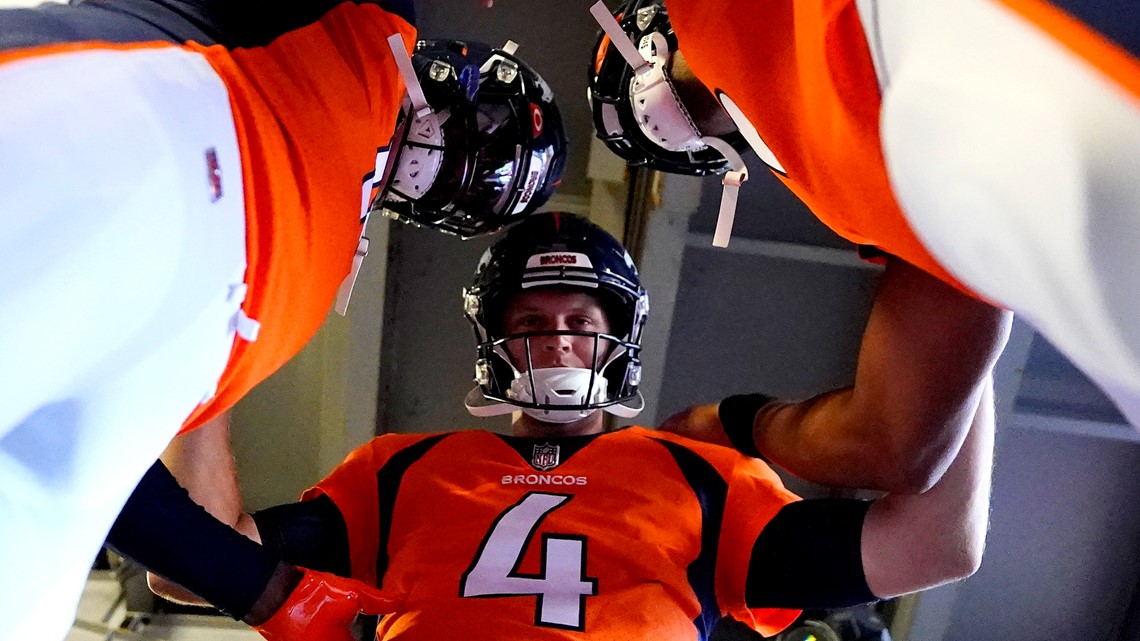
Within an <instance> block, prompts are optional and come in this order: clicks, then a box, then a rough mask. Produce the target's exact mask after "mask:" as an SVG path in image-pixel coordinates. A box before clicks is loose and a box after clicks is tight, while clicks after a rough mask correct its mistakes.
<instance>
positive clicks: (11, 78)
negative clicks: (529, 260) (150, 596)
mask: <svg viewBox="0 0 1140 641" xmlns="http://www.w3.org/2000/svg"><path fill="white" fill-rule="evenodd" d="M513 48H514V47H513V45H510V44H508V45H507V46H505V47H504V48H502V49H491V48H489V47H486V46H482V45H478V44H475V43H463V42H442V41H439V42H435V41H428V42H420V43H419V44H417V43H416V41H415V29H414V28H413V26H412V23H411V6H410V3H408V2H400V1H379V0H377V1H365V0H361V1H355V2H340V1H331V0H317V1H313V2H304V3H284V4H282V3H275V2H255V1H246V2H226V3H219V2H193V1H191V2H186V1H182V0H178V1H175V0H150V1H145V2H137V1H126V0H105V1H100V2H76V3H73V4H71V5H45V6H42V7H39V8H35V9H18V10H5V11H2V12H0V95H2V96H3V97H4V98H3V100H0V148H2V149H3V150H4V152H3V153H2V154H0V273H3V274H4V276H3V277H2V278H0V310H2V311H0V390H2V391H0V550H2V551H0V568H3V570H4V578H3V579H0V593H2V594H3V595H4V598H3V599H2V600H0V618H2V619H3V620H4V621H6V626H5V627H6V630H7V631H6V632H5V633H4V634H0V636H7V635H8V634H11V635H12V637H13V638H17V639H28V638H38V639H52V638H59V637H62V636H63V633H64V629H65V628H66V626H67V625H68V623H69V618H68V617H65V616H64V617H61V616H60V615H59V612H60V609H61V606H62V607H63V609H65V610H66V609H67V608H68V607H69V606H73V605H74V603H75V602H76V600H77V599H78V596H79V593H80V590H81V588H82V585H83V581H84V579H85V577H86V575H87V570H88V568H89V567H90V563H91V559H92V558H94V555H95V553H96V551H97V550H98V548H99V545H100V544H101V543H102V541H103V538H104V535H105V533H106V532H107V530H108V528H110V526H111V524H112V522H113V521H114V519H115V515H116V514H117V513H118V512H119V509H120V507H121V506H122V504H123V502H124V501H125V500H126V498H127V496H128V495H129V494H130V492H131V490H132V488H134V486H135V484H136V483H137V482H138V480H139V478H140V477H141V476H142V474H143V473H144V472H145V471H146V469H147V467H148V466H150V465H151V464H152V463H153V462H154V459H155V458H156V457H157V456H158V454H159V453H160V452H161V451H162V449H163V447H164V446H165V445H166V444H167V442H168V441H169V440H170V438H171V437H172V436H174V435H175V434H176V433H177V432H178V431H179V428H180V426H181V428H182V429H183V430H189V429H193V428H194V427H196V426H197V425H200V424H201V423H202V422H204V421H206V420H208V419H209V418H210V417H212V416H214V415H216V414H218V413H219V412H221V411H222V410H224V409H225V408H227V407H229V406H230V405H232V404H233V403H234V402H235V401H236V400H237V399H239V398H241V397H242V396H243V395H244V394H245V393H246V392H247V391H248V390H249V389H250V388H252V387H253V386H254V385H256V384H257V383H258V382H260V381H261V380H263V379H264V378H266V377H267V376H268V375H269V374H270V373H272V372H273V371H275V370H276V369H277V368H279V367H280V366H281V365H282V364H283V363H284V362H285V361H287V360H288V359H289V358H290V357H292V356H293V355H294V354H295V353H297V351H299V350H300V349H301V347H302V346H303V345H304V344H305V343H306V342H307V341H308V340H309V339H310V337H311V336H312V335H313V334H314V333H315V332H316V330H317V328H318V326H319V325H320V324H321V322H322V321H323V320H324V318H325V316H326V314H327V313H328V311H329V309H330V308H331V307H333V306H334V301H335V303H336V307H337V309H338V310H340V311H342V312H343V310H344V307H345V305H346V304H347V301H348V294H349V293H350V291H351V286H352V279H353V278H354V277H355V273H356V269H357V268H358V266H359V261H360V259H361V258H362V257H363V255H364V254H365V253H366V252H367V239H366V238H365V237H364V226H365V222H366V219H367V218H368V215H369V213H371V212H375V211H379V212H386V213H388V214H389V215H391V216H392V217H394V218H398V219H399V220H407V221H411V222H416V223H418V224H422V225H425V226H429V227H432V228H435V229H439V230H442V231H445V232H448V233H452V234H456V235H459V236H464V237H467V236H473V235H477V234H483V233H487V232H491V231H494V230H497V229H499V228H501V227H503V226H505V225H508V224H511V223H512V222H514V221H516V220H518V219H521V218H523V217H525V216H526V215H528V214H529V213H531V212H532V211H534V210H535V208H536V207H537V206H538V205H539V204H541V203H542V202H543V201H544V200H545V198H546V197H547V196H548V194H549V193H550V192H551V190H552V189H553V186H554V184H555V183H556V182H557V180H558V178H559V175H560V172H561V168H562V164H563V156H564V149H565V136H564V133H563V129H562V123H561V119H560V116H559V113H558V110H557V108H556V107H555V105H554V103H553V97H552V94H551V91H550V88H549V86H548V85H547V84H546V83H545V82H544V81H543V80H542V79H541V78H540V77H539V76H538V75H537V74H535V73H534V71H533V70H532V69H530V68H529V67H528V66H527V65H525V64H524V63H523V62H522V61H521V60H519V59H518V58H517V57H516V56H515V55H514V54H513ZM44 622H51V623H52V624H53V625H57V626H59V628H58V629H55V630H45V629H44V625H45V623H44ZM33 629H34V631H33Z"/></svg>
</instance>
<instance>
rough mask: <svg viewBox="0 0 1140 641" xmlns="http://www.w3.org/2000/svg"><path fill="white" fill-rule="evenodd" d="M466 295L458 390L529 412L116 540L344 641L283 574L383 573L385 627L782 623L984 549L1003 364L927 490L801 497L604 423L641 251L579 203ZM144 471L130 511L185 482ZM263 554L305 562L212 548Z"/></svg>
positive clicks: (632, 316)
mask: <svg viewBox="0 0 1140 641" xmlns="http://www.w3.org/2000/svg"><path fill="white" fill-rule="evenodd" d="M463 309H464V312H465V314H466V316H467V318H468V320H469V321H470V322H471V323H472V325H473V327H474V328H475V333H476V336H477V343H478V345H477V360H476V365H475V372H476V383H477V385H476V387H475V388H474V389H473V390H472V391H471V393H469V394H468V395H467V398H466V399H465V404H466V406H467V407H468V409H469V410H470V411H471V413H472V414H474V415H476V416H489V415H495V414H503V413H508V412H515V415H514V419H513V423H512V426H511V433H510V435H498V434H494V433H491V432H488V431H484V430H467V431H458V432H447V433H440V434H388V435H384V436H380V437H378V438H376V439H374V440H373V441H371V442H370V443H368V444H366V445H364V446H362V447H360V448H359V449H357V450H356V451H355V452H353V453H352V454H351V455H350V456H349V457H348V458H347V459H346V460H345V461H344V462H343V463H342V464H341V465H340V466H338V467H337V468H336V469H335V470H334V471H333V472H332V473H331V474H330V475H329V476H328V477H327V478H325V479H324V480H322V481H320V482H319V483H318V484H317V485H316V486H315V487H313V488H312V489H310V490H309V491H307V492H306V493H305V494H304V496H303V497H302V500H301V502H299V503H295V504H289V505H283V506H278V507H274V508H270V509H267V510H264V511H261V512H258V513H256V514H253V515H252V516H250V515H248V514H241V513H240V506H236V507H233V509H232V510H231V515H230V516H229V517H227V519H226V520H228V521H229V522H230V523H231V524H233V525H234V526H235V527H236V528H237V529H238V530H240V531H241V532H244V533H245V534H246V535H247V536H249V537H250V538H252V539H254V540H255V541H260V543H261V546H258V545H256V544H254V543H252V542H250V541H249V540H247V539H245V538H243V537H241V536H240V535H239V534H237V533H236V532H233V531H232V530H231V531H229V532H228V535H226V533H223V532H222V531H221V529H224V526H221V524H220V523H219V522H217V521H213V519H212V518H211V517H209V516H207V515H206V514H205V512H203V511H199V512H198V514H199V517H200V519H202V520H204V521H206V522H212V523H213V525H212V526H211V527H212V528H213V530H212V531H211V532H210V533H209V534H208V535H207V534H206V533H205V528H199V527H198V526H197V525H189V524H187V523H183V522H178V521H175V520H172V519H170V518H168V515H166V514H163V513H161V511H159V512H156V513H151V514H150V516H151V519H152V521H151V523H152V526H153V528H155V531H158V532H160V534H158V535H157V536H155V535H152V534H153V533H147V532H141V531H137V530H136V531H132V532H122V533H120V532H118V527H116V528H115V530H113V531H112V534H113V536H112V541H113V542H116V544H119V543H128V544H130V545H131V546H132V547H133V548H134V549H135V551H136V552H137V553H140V554H141V555H142V557H141V558H140V559H139V560H140V561H142V562H143V564H144V565H147V566H149V567H150V568H151V569H153V570H155V571H157V572H159V573H161V574H164V575H165V576H166V577H167V578H169V579H172V580H176V581H179V582H181V583H183V584H184V585H185V586H186V587H187V588H189V589H190V590H191V591H192V592H194V593H196V594H198V595H200V596H202V597H205V598H207V599H208V600H210V601H212V602H213V603H215V604H219V605H222V607H223V608H225V609H226V610H227V611H228V612H230V613H231V614H234V615H236V616H242V614H243V613H242V612H241V611H237V610H234V609H233V608H232V607H231V605H230V604H233V603H237V602H242V601H243V599H244V601H248V597H242V598H238V596H236V595H242V594H252V595H256V596H257V602H258V603H259V604H266V603H284V604H285V605H284V606H282V607H281V608H280V609H279V610H277V612H276V614H273V615H272V617H271V618H270V619H269V622H270V626H271V627H272V628H273V629H272V630H271V631H270V634H269V636H270V638H301V637H299V636H298V637H289V636H282V637H278V636H273V634H275V633H277V631H279V630H280V629H282V628H283V627H284V628H287V629H288V630H292V631H303V632H304V633H306V634H310V635H312V637H311V638H329V639H337V640H339V639H344V638H346V637H345V636H344V635H345V632H344V630H345V628H346V625H347V620H348V618H350V617H349V615H350V614H352V613H354V612H355V607H354V606H355V597H349V598H346V597H343V596H336V595H329V596H327V597H326V598H323V599H320V600H316V601H315V600H313V599H311V598H310V599H307V600H306V601H305V603H306V606H305V608H300V607H295V606H294V604H295V603H297V602H298V598H297V597H296V596H292V595H289V594H288V588H289V587H290V586H292V585H294V584H297V582H298V581H300V583H299V584H298V585H300V586H301V587H299V588H296V590H295V591H297V592H301V593H302V594H307V592H306V590H305V588H304V585H305V583H304V582H305V580H306V577H307V576H308V574H309V573H310V572H312V571H313V570H320V571H324V572H331V573H335V574H338V575H343V576H350V577H352V578H353V579H354V580H356V581H358V582H359V583H354V584H352V585H354V586H355V589H356V590H357V591H364V588H363V587H362V585H361V584H365V585H372V586H380V587H382V588H383V590H384V591H383V592H381V593H378V594H377V595H376V596H382V597H384V598H387V599H389V602H393V603H391V605H390V606H389V607H388V608H387V610H389V611H390V614H389V615H388V616H386V617H384V618H383V619H382V620H381V621H380V625H379V628H378V630H377V635H378V638H380V639H395V638H400V639H425V640H433V641H434V640H437V639H457V638H463V639H472V640H483V639H487V640H495V641H501V640H503V639H527V640H548V639H549V640H554V639H567V640H568V639H694V638H698V639H705V638H708V635H709V634H710V633H711V631H712V628H713V627H714V625H715V624H716V622H717V621H718V620H719V619H720V618H722V617H724V616H732V617H735V618H737V619H739V620H740V621H743V622H744V623H746V624H747V625H749V626H750V627H752V628H753V629H755V630H756V631H758V632H760V633H762V634H765V635H769V636H771V635H774V634H775V633H777V632H778V631H780V630H781V629H782V628H783V627H785V626H786V625H788V624H790V623H791V622H792V621H793V620H794V619H795V618H796V616H797V614H798V612H797V610H798V609H799V608H804V607H809V606H811V607H841V606H845V605H850V604H854V603H860V602H866V601H872V600H875V599H877V598H885V597H890V596H894V595H898V594H903V593H906V592H911V591H914V590H921V589H924V588H927V587H931V586H933V585H937V584H940V583H943V582H946V581H952V580H955V579H958V578H961V577H964V576H967V575H969V574H970V573H972V572H973V571H974V569H975V568H976V567H977V564H978V563H979V560H980V556H981V552H982V547H983V543H984V536H985V529H986V520H987V511H988V492H989V479H990V463H991V449H992V439H993V415H992V412H990V411H989V408H990V407H991V394H992V392H991V390H990V388H989V387H988V386H987V387H985V388H983V391H982V393H981V397H982V400H981V402H980V403H979V405H980V407H981V409H980V410H979V411H978V412H976V413H975V414H974V417H973V419H974V420H973V425H972V427H971V428H970V429H969V430H968V432H969V434H968V436H967V438H966V440H965V442H964V444H963V445H962V447H961V448H960V450H959V451H958V452H957V456H956V458H955V460H954V462H953V463H952V464H951V466H950V467H949V469H948V470H947V472H946V473H945V474H944V475H943V476H942V477H941V479H940V480H939V481H938V482H937V483H936V484H935V485H934V487H933V488H931V489H930V490H929V491H928V492H926V493H924V494H920V495H910V494H899V495H888V496H886V497H884V498H882V499H880V500H877V501H873V502H868V501H859V500H845V499H820V500H799V499H798V498H797V497H796V496H794V495H793V494H791V493H790V492H789V491H788V490H786V489H785V488H784V487H783V485H782V484H781V482H780V480H779V477H777V476H776V475H775V474H774V473H773V472H772V470H771V469H770V468H769V467H768V466H767V465H766V464H764V463H763V462H761V461H760V460H758V459H755V458H751V457H747V456H744V455H742V454H740V453H738V452H735V451H733V450H731V449H729V448H724V447H720V446H717V445H712V444H708V443H703V442H699V441H693V440H689V439H686V438H683V437H680V436H677V435H674V434H669V433H664V432H659V431H655V430H647V429H644V428H640V427H633V428H628V429H622V430H618V431H615V432H608V433H607V432H605V431H604V430H603V423H602V414H603V412H610V413H613V414H616V415H619V416H623V417H632V416H634V415H636V414H637V412H638V411H639V410H640V408H641V405H642V403H641V397H640V393H639V391H638V384H639V381H640V376H641V367H642V356H641V346H640V343H641V332H642V328H643V326H644V323H645V321H646V318H647V316H648V311H649V305H648V298H647V296H646V293H645V291H644V290H643V289H642V287H641V285H640V279H639V276H638V273H637V270H636V268H635V267H634V264H633V261H632V260H631V258H630V256H629V254H628V253H627V252H626V251H625V249H624V248H623V247H622V246H621V244H619V243H618V242H617V241H616V240H615V239H614V238H613V237H611V236H609V235H608V234H606V233H605V232H604V231H602V230H601V229H600V228H598V227H597V226H595V225H593V224H592V223H590V222H588V221H587V220H585V219H583V218H579V217H575V216H571V215H565V214H557V213H555V214H539V215H535V216H532V217H530V218H529V219H528V220H526V221H524V222H523V223H521V224H519V225H517V226H515V227H513V228H511V229H510V230H508V231H507V233H506V234H505V236H504V237H503V238H501V239H500V240H499V241H498V242H497V243H496V244H495V245H494V246H493V247H492V248H490V249H489V250H488V251H487V252H486V253H485V254H484V256H483V258H482V260H481V261H480V263H479V266H478V268H477V270H476V273H475V277H474V281H473V283H472V285H471V287H470V288H468V289H467V290H466V291H465V292H464V296H463ZM736 420H738V421H740V422H742V423H747V424H750V423H751V417H747V416H744V415H743V414H738V415H737V416H736ZM215 458H216V457H215ZM163 479H165V480H163ZM188 485H189V486H190V487H191V488H192V489H193V488H194V486H195V485H196V482H195V481H194V480H193V479H190V480H189V482H188ZM143 488H145V489H146V491H145V492H143V493H138V494H136V496H135V497H132V499H131V501H130V502H128V504H127V507H126V510H125V512H124V514H125V515H127V514H129V513H131V512H135V511H138V512H139V513H140V514H147V513H148V512H147V510H148V504H147V501H146V500H145V497H146V496H148V495H149V494H150V493H151V492H154V493H155V494H161V493H162V492H164V491H166V490H164V489H163V488H166V489H167V490H169V489H172V488H173V489H177V488H178V486H177V485H176V484H175V483H174V482H173V480H172V479H170V478H169V472H167V470H166V468H164V467H162V466H161V465H156V467H155V468H153V469H152V470H151V472H149V473H148V475H147V480H145V481H144V484H143ZM204 496H206V497H207V501H208V502H210V501H215V500H217V499H216V498H212V497H220V496H221V495H220V494H217V493H210V492H206V493H204ZM181 497H182V498H181V500H183V501H189V497H187V496H186V495H185V493H184V492H183V493H182V494H181ZM221 500H226V499H224V498H222V499H221ZM161 502H162V503H164V504H165V503H171V502H173V499H170V500H163V501H161ZM215 508H216V506H215ZM190 512H191V511H190V510H184V511H181V512H180V514H188V513H190ZM135 520H136V521H142V520H143V519H142V518H141V517H140V518H136V519H135ZM219 528H221V529H219ZM161 532H165V534H162V533H161ZM186 532H191V534H190V535H185V534H184V533H186ZM175 533H183V535H182V536H177V537H174V536H173V534H175ZM120 536H121V537H122V538H120ZM128 539H135V540H134V541H129V540H128ZM258 555H260V556H262V557H264V561H263V562H264V563H266V564H267V565H269V564H270V563H271V561H272V560H273V559H281V560H282V562H281V565H280V566H279V568H284V569H283V570H281V572H282V573H284V574H287V575H291V576H292V579H291V580H290V581H282V582H279V581H270V582H269V583H268V585H269V587H268V588H266V587H265V586H266V585H267V583H266V581H265V580H264V579H263V578H260V577H261V576H262V575H260V574H258V575H250V576H246V575H244V574H242V573H239V572H235V571H234V570H233V569H232V566H231V565H229V564H228V563H227V562H217V561H214V559H218V558H224V559H238V560H239V561H238V562H241V560H242V559H248V558H253V557H255V556H258ZM294 565H296V566H301V567H305V568H310V570H305V571H300V570H297V569H295V568H294ZM346 603H347V604H348V606H347V607H346V606H345V605H344V604H346ZM320 606H324V607H320ZM326 612H327V613H331V614H326ZM262 616H264V615H262ZM247 620H249V619H248V615H247ZM286 620H287V621H290V623H289V624H285V623H283V622H284V621H286Z"/></svg>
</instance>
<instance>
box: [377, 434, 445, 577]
mask: <svg viewBox="0 0 1140 641" xmlns="http://www.w3.org/2000/svg"><path fill="white" fill-rule="evenodd" d="M447 436H450V434H439V435H437V436H432V437H429V438H425V439H424V440H422V441H420V442H418V443H416V444H415V445H411V446H409V447H407V448H405V449H403V450H400V451H399V452H397V453H395V454H393V455H392V458H390V459H388V462H387V463H385V464H384V467H382V468H380V469H379V470H378V471H377V472H376V489H377V491H378V495H379V497H380V505H379V509H378V510H377V512H379V515H380V519H379V521H380V522H379V523H378V525H379V532H380V542H379V543H378V544H377V547H376V585H383V584H384V573H385V572H387V571H388V560H389V559H388V540H389V539H390V538H391V536H392V512H393V511H394V510H395V509H396V495H397V494H398V493H399V492H400V481H402V480H403V478H404V473H405V472H407V471H408V468H409V467H411V466H412V464H413V463H415V462H416V461H418V460H420V458H422V457H423V455H424V454H427V451H428V450H430V449H431V448H433V447H435V445H436V444H437V443H439V442H440V441H442V440H443V439H444V438H445V437H447Z"/></svg>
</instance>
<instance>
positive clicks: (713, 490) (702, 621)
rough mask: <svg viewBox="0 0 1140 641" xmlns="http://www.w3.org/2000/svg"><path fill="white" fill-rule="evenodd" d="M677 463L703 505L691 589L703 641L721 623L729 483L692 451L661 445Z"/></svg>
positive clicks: (670, 444)
mask: <svg viewBox="0 0 1140 641" xmlns="http://www.w3.org/2000/svg"><path fill="white" fill-rule="evenodd" d="M658 443H661V444H662V445H664V446H665V448H666V449H667V450H669V453H670V454H672V455H673V460H675V461H676V462H677V467H678V468H680V470H681V474H682V475H684V477H685V480H686V481H688V483H689V487H691V488H692V489H693V494H694V495H695V496H696V498H697V501H698V502H699V503H700V505H701V552H700V554H698V555H697V558H696V559H694V560H693V562H692V563H690V564H689V567H688V575H689V586H690V587H692V589H693V592H694V593H695V594H696V595H697V601H699V602H700V604H701V613H700V614H699V615H697V618H696V619H694V620H693V625H694V626H696V628H697V635H698V636H697V638H698V639H699V640H700V641H704V640H705V639H708V638H709V636H710V635H712V631H713V628H715V627H716V624H717V622H718V621H719V620H720V618H721V616H720V608H719V607H718V606H717V603H716V582H715V580H716V558H717V547H718V545H719V542H720V525H721V523H722V522H723V521H724V504H725V500H726V499H727V496H728V483H726V482H725V480H724V479H723V478H722V477H721V475H720V474H719V473H718V472H717V471H716V469H715V468H714V467H713V466H712V465H710V464H709V462H708V461H706V460H704V459H703V458H701V457H700V456H699V455H697V454H696V453H695V452H693V451H692V450H690V449H688V448H686V447H684V446H682V445H678V444H676V443H673V442H670V441H658Z"/></svg>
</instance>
